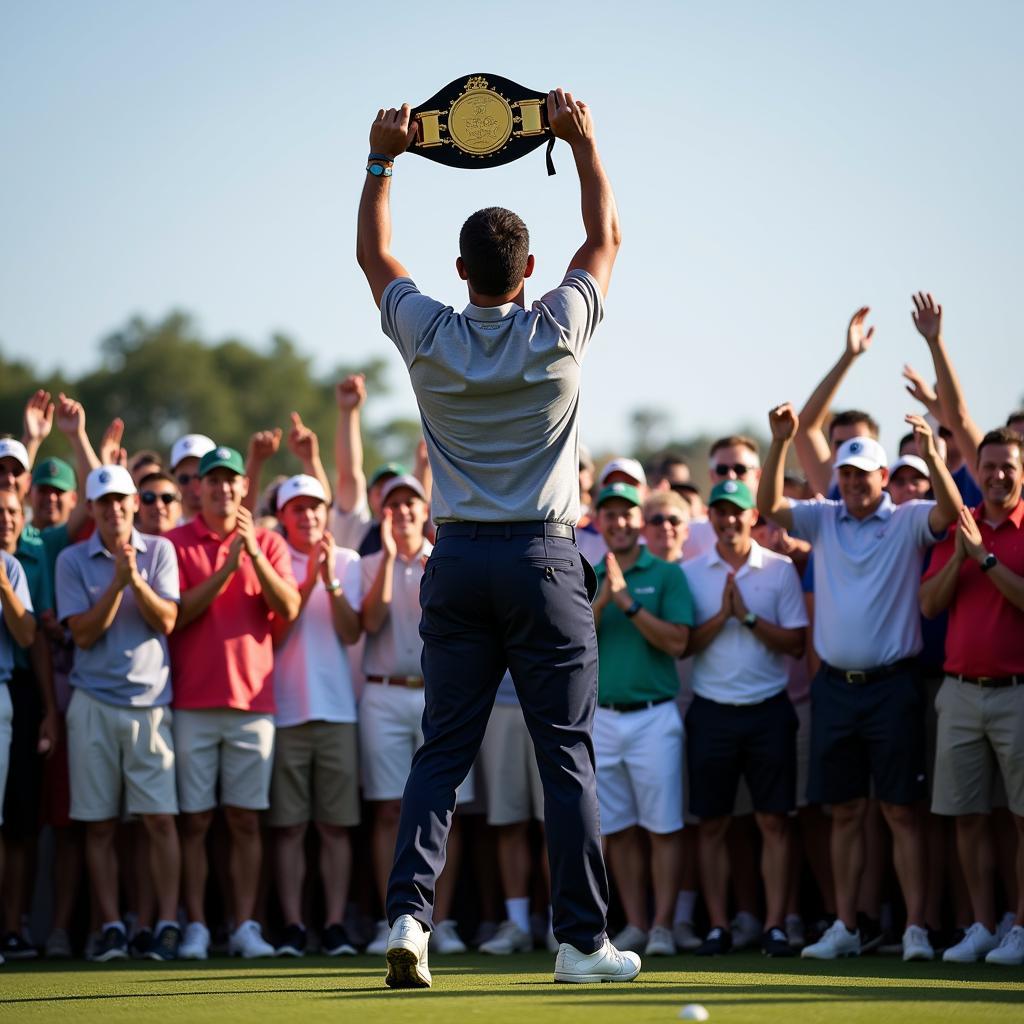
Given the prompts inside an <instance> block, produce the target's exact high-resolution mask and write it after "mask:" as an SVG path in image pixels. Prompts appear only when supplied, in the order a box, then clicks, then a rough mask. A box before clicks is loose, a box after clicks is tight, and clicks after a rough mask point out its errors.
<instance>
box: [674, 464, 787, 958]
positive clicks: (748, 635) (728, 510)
mask: <svg viewBox="0 0 1024 1024" xmlns="http://www.w3.org/2000/svg"><path fill="white" fill-rule="evenodd" d="M708 515H709V518H710V522H711V525H712V527H713V528H714V531H715V534H716V536H717V538H718V539H717V541H716V544H715V547H714V548H713V549H712V550H711V551H709V552H707V554H705V555H702V556H701V557H700V558H697V559H695V560H693V561H690V562H687V563H686V565H685V566H684V572H685V573H686V579H687V582H688V583H689V585H690V592H691V593H692V594H693V600H694V605H695V612H694V614H695V619H696V622H697V623H698V625H697V626H695V628H694V629H693V631H692V633H691V636H690V643H689V647H688V650H689V651H690V652H692V653H693V654H694V664H693V691H694V697H693V702H692V703H691V704H690V708H689V710H688V711H687V713H686V737H687V771H688V774H689V777H690V803H691V807H692V809H693V812H694V814H696V815H697V816H698V817H699V818H700V858H701V881H702V888H703V891H704V900H705V903H706V904H707V907H708V917H709V919H710V923H711V931H710V932H709V933H708V937H707V939H706V941H705V942H704V944H703V945H702V946H701V947H700V948H699V949H698V950H697V952H698V953H699V954H702V955H706V956H707V955H714V954H717V953H726V952H728V951H729V949H730V947H731V945H732V939H731V936H730V932H729V917H728V908H727V898H728V883H729V857H728V852H727V847H726V833H727V832H728V830H729V824H730V822H731V820H732V812H733V806H734V804H735V801H736V789H737V786H738V784H739V780H740V778H741V777H742V778H743V779H744V780H745V781H746V783H747V786H748V788H749V790H750V794H751V797H752V801H753V808H754V815H755V818H756V820H757V825H758V828H759V829H760V831H761V837H762V840H763V853H762V858H761V871H762V875H763V877H764V888H765V904H766V908H767V913H766V916H765V929H764V935H763V936H762V939H761V948H762V950H763V952H764V953H766V954H767V955H769V956H792V955H793V952H794V951H793V949H792V948H791V947H790V945H789V941H788V940H787V937H786V933H785V931H784V930H783V924H784V919H785V912H786V895H787V884H788V858H789V854H788V849H787V847H788V842H789V829H788V822H787V818H786V816H787V815H788V814H790V813H791V812H792V811H793V810H794V809H795V807H796V767H797V766H796V730H797V717H796V712H795V711H794V710H793V705H792V704H791V703H790V700H789V697H788V695H787V694H786V686H787V684H788V682H789V667H788V665H787V663H786V659H785V657H784V656H785V655H787V654H788V655H789V656H790V657H794V658H799V657H801V655H802V654H803V652H804V645H805V642H806V632H807V610H806V608H805V607H804V598H803V591H802V590H801V587H800V580H799V577H798V576H797V574H796V570H795V569H794V567H793V563H792V561H791V560H790V559H788V558H786V557H785V556H784V555H777V554H775V553H774V552H772V551H769V550H767V549H766V548H762V547H761V546H760V545H759V544H758V543H757V542H756V541H755V540H753V538H752V537H751V529H752V528H753V525H754V523H755V521H756V520H757V513H756V510H755V507H754V496H753V495H752V494H751V493H750V489H749V488H748V487H747V485H746V484H745V483H743V482H742V481H739V480H725V481H723V482H722V483H720V484H717V485H716V486H715V487H714V488H713V489H712V491H711V497H710V499H709V501H708Z"/></svg>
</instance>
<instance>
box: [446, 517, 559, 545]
mask: <svg viewBox="0 0 1024 1024" xmlns="http://www.w3.org/2000/svg"><path fill="white" fill-rule="evenodd" d="M444 537H564V538H565V539H566V540H573V541H574V540H575V539H576V528H575V527H574V526H569V524H568V523H554V522H547V521H544V522H534V523H442V524H441V525H440V526H439V527H438V528H437V539H438V540H441V539H442V538H444Z"/></svg>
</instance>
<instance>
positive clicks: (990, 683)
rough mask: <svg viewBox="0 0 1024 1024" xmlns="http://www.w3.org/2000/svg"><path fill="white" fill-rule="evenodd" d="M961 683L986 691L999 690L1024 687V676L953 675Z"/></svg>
mask: <svg viewBox="0 0 1024 1024" xmlns="http://www.w3.org/2000/svg"><path fill="white" fill-rule="evenodd" d="M953 678H954V679H959V680H960V682H961V683H970V684H971V685H972V686H983V687H984V688H985V689H986V690H988V689H993V690H998V689H1001V688H1002V687H1004V686H1024V676H961V675H956V674H954V675H953Z"/></svg>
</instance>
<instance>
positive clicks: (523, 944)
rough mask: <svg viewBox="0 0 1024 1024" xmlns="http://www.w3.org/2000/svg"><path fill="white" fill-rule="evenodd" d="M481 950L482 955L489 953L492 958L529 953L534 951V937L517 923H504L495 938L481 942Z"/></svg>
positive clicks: (499, 927)
mask: <svg viewBox="0 0 1024 1024" xmlns="http://www.w3.org/2000/svg"><path fill="white" fill-rule="evenodd" d="M479 949H480V952H481V953H489V954H490V955H491V956H509V955H511V954H512V953H529V952H530V951H531V950H532V949H533V937H532V936H531V935H530V934H529V933H528V932H524V931H523V929H522V928H520V927H519V925H517V924H516V923H515V921H502V922H501V924H500V925H499V926H498V931H497V932H496V933H495V935H494V938H492V939H488V940H487V941H486V942H481V943H480V946H479Z"/></svg>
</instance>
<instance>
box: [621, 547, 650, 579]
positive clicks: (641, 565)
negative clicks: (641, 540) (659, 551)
mask: <svg viewBox="0 0 1024 1024" xmlns="http://www.w3.org/2000/svg"><path fill="white" fill-rule="evenodd" d="M652 565H654V555H652V554H651V553H650V551H648V550H647V545H646V544H641V545H640V554H639V555H637V559H636V561H635V562H634V563H633V564H632V566H631V567H630V568H629V569H628V570H627V571H628V572H632V571H633V570H634V569H640V570H643V569H648V568H650V567H651V566H652Z"/></svg>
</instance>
